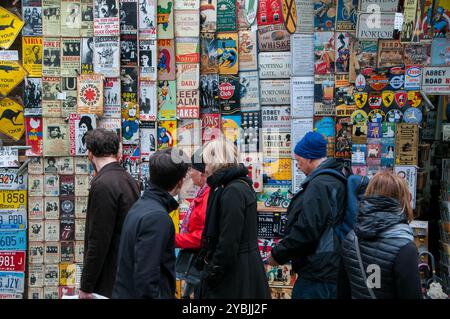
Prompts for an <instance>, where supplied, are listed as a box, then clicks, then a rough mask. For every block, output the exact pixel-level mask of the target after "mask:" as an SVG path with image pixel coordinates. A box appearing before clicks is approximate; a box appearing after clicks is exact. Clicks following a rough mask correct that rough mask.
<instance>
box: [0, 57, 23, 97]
mask: <svg viewBox="0 0 450 319" xmlns="http://www.w3.org/2000/svg"><path fill="white" fill-rule="evenodd" d="M27 74H28V73H27V71H26V70H25V69H24V68H23V67H22V66H21V65H20V63H19V62H17V61H0V94H1V95H3V96H7V95H8V94H9V92H11V91H12V89H14V88H15V87H16V86H17V85H18V84H19V83H20V82H22V81H23V79H24V78H25V77H26V76H27Z"/></svg>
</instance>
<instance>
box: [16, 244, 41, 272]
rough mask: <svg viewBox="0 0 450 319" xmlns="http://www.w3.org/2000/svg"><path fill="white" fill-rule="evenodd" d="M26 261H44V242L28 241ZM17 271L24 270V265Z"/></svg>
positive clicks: (33, 262)
mask: <svg viewBox="0 0 450 319" xmlns="http://www.w3.org/2000/svg"><path fill="white" fill-rule="evenodd" d="M24 253H25V252H24ZM24 257H25V256H24ZM24 261H25V260H24ZM28 262H29V263H30V264H43V263H44V243H43V242H30V243H29V245H28ZM18 271H25V267H24V270H18Z"/></svg>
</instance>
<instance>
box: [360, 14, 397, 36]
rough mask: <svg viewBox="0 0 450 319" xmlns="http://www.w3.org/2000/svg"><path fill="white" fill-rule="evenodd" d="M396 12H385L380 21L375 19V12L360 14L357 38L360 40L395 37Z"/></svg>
mask: <svg viewBox="0 0 450 319" xmlns="http://www.w3.org/2000/svg"><path fill="white" fill-rule="evenodd" d="M375 26H376V27H375ZM394 27H395V13H383V14H382V15H380V17H379V21H375V22H374V21H373V13H372V12H370V13H360V14H359V15H358V27H357V38H358V39H360V40H375V39H393V38H394Z"/></svg>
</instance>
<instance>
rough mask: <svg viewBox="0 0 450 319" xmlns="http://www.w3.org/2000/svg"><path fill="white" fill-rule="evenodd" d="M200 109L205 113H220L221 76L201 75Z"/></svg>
mask: <svg viewBox="0 0 450 319" xmlns="http://www.w3.org/2000/svg"><path fill="white" fill-rule="evenodd" d="M200 107H201V108H202V112H204V113H218V112H219V75H218V74H201V75H200Z"/></svg>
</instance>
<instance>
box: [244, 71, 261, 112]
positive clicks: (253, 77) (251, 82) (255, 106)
mask: <svg viewBox="0 0 450 319" xmlns="http://www.w3.org/2000/svg"><path fill="white" fill-rule="evenodd" d="M259 86H260V81H259V74H258V71H251V72H239V89H240V103H241V110H242V111H243V112H251V111H259V110H260V108H261V104H260V88H259Z"/></svg>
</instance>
